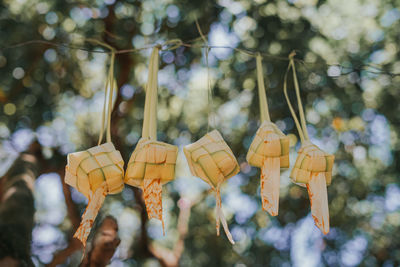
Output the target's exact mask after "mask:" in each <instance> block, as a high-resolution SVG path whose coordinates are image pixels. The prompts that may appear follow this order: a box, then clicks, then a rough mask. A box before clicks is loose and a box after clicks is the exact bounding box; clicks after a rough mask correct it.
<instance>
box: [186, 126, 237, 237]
mask: <svg viewBox="0 0 400 267" xmlns="http://www.w3.org/2000/svg"><path fill="white" fill-rule="evenodd" d="M183 152H184V153H185V157H186V159H187V161H188V164H189V167H190V171H191V173H192V175H194V176H197V177H199V178H201V179H202V180H204V181H205V182H207V183H208V184H209V185H210V186H211V188H212V189H213V190H214V191H215V194H216V197H215V198H216V216H215V219H216V229H217V235H219V228H220V221H221V223H222V226H223V228H224V231H225V234H226V236H227V237H228V239H229V241H230V242H231V243H232V244H234V243H235V242H234V241H233V238H232V235H231V233H230V231H229V228H228V225H227V222H226V219H225V216H224V214H223V213H222V204H221V195H220V187H221V184H222V183H223V182H224V181H225V180H227V179H229V178H231V177H232V176H234V175H236V174H237V173H238V172H239V171H240V168H239V164H238V163H237V160H236V158H235V156H234V155H233V153H232V150H231V149H230V148H229V146H228V145H227V144H226V142H225V141H224V139H223V138H222V136H221V134H220V133H219V132H218V131H217V130H214V131H212V132H210V133H207V134H206V135H205V136H203V137H202V138H200V139H199V140H198V141H197V142H195V143H192V144H189V145H187V146H185V147H184V148H183Z"/></svg>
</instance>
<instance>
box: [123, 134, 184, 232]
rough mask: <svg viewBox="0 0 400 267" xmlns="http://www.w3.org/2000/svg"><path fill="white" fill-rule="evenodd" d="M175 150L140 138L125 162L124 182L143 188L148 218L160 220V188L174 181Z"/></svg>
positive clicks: (176, 148)
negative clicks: (126, 164)
mask: <svg viewBox="0 0 400 267" xmlns="http://www.w3.org/2000/svg"><path fill="white" fill-rule="evenodd" d="M177 156H178V147H177V146H174V145H170V144H166V143H163V142H159V141H153V140H149V139H145V138H141V139H140V140H139V142H138V145H137V146H136V149H135V150H134V151H133V153H132V155H131V158H130V160H129V162H128V167H127V170H126V175H125V183H127V184H129V185H132V186H136V187H140V188H142V189H143V197H144V200H145V204H146V209H147V214H148V216H149V218H150V219H151V218H156V219H159V220H160V221H161V222H162V224H163V231H164V221H163V219H162V185H163V184H165V183H167V182H169V181H171V180H173V179H174V178H175V164H176V158H177Z"/></svg>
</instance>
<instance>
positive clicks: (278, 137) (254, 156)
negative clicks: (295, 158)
mask: <svg viewBox="0 0 400 267" xmlns="http://www.w3.org/2000/svg"><path fill="white" fill-rule="evenodd" d="M256 59H257V80H258V96H259V101H260V119H261V126H260V128H259V129H258V130H257V133H256V135H255V137H254V139H253V142H252V143H251V145H250V148H249V151H248V152H247V157H246V160H247V162H248V163H249V164H250V165H252V166H255V167H259V168H261V179H260V183H261V201H262V207H263V209H264V210H265V211H267V212H268V213H269V214H271V216H276V215H278V211H279V187H280V168H288V167H289V138H288V137H287V136H286V135H284V134H283V133H282V131H281V130H279V128H278V127H277V126H276V125H275V124H274V123H272V122H271V119H270V116H269V111H268V102H267V95H266V93H265V86H264V78H263V75H262V73H263V72H262V57H261V55H260V54H258V55H257V58H256Z"/></svg>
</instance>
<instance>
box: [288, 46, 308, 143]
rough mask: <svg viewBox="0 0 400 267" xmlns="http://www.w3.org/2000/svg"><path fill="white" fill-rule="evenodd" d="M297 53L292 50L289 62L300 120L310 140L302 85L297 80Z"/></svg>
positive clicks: (304, 132) (305, 136) (304, 133)
mask: <svg viewBox="0 0 400 267" xmlns="http://www.w3.org/2000/svg"><path fill="white" fill-rule="evenodd" d="M295 55H296V52H294V51H293V52H292V53H290V55H289V59H290V61H289V64H291V65H292V70H293V81H294V88H295V90H296V96H297V103H298V106H299V113H300V121H301V127H302V129H303V135H304V138H305V139H306V140H310V138H309V137H308V131H307V124H306V119H305V116H304V110H303V104H302V103H301V97H300V87H299V82H298V80H297V75H296V67H295V65H294V61H293V57H294V56H295Z"/></svg>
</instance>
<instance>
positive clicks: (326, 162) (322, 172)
mask: <svg viewBox="0 0 400 267" xmlns="http://www.w3.org/2000/svg"><path fill="white" fill-rule="evenodd" d="M294 56H295V53H294V52H292V53H291V54H290V55H289V66H288V69H287V71H286V74H285V79H284V84H283V91H284V94H285V97H286V101H287V103H288V106H289V109H290V112H291V114H292V117H293V119H294V122H295V124H296V127H297V130H298V132H299V136H300V140H301V148H300V150H299V151H298V156H297V159H296V162H295V166H294V168H293V169H292V172H291V174H290V177H291V179H292V181H293V182H295V183H297V184H299V185H301V186H306V187H307V191H308V195H309V197H310V203H311V214H312V216H313V218H314V222H315V224H316V225H317V227H318V228H319V229H320V230H321V231H322V232H323V233H324V234H327V233H329V208H328V194H327V188H326V187H327V185H329V184H330V183H331V180H332V167H333V162H334V156H333V155H330V154H328V153H325V152H324V151H322V150H321V149H319V148H318V147H317V146H316V145H314V144H312V143H311V142H310V138H309V136H308V132H307V127H306V120H305V116H304V111H303V105H302V103H301V98H300V88H299V84H298V81H297V76H296V69H295V64H294V60H293V58H294ZM290 69H292V72H293V82H294V88H295V91H296V98H297V103H298V106H299V114H300V122H299V120H298V118H297V115H296V113H295V111H294V109H293V107H292V104H291V103H290V99H289V96H288V93H287V75H288V73H289V71H290Z"/></svg>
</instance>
